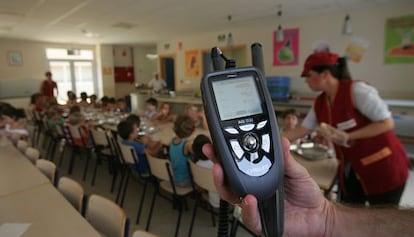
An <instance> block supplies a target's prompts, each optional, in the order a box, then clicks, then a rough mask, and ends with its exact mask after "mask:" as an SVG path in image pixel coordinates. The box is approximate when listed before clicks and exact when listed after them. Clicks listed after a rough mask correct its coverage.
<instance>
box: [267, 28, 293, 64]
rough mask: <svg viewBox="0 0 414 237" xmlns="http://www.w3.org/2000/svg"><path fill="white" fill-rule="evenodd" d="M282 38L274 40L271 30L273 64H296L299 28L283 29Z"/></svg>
mask: <svg viewBox="0 0 414 237" xmlns="http://www.w3.org/2000/svg"><path fill="white" fill-rule="evenodd" d="M283 34H284V40H283V41H282V42H277V41H276V31H274V32H273V66H288V65H298V62H299V28H295V29H284V30H283Z"/></svg>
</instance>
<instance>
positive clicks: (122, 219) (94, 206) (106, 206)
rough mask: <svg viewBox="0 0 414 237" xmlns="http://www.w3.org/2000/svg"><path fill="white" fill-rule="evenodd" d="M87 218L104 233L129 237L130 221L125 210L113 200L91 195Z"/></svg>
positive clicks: (113, 236) (114, 236)
mask: <svg viewBox="0 0 414 237" xmlns="http://www.w3.org/2000/svg"><path fill="white" fill-rule="evenodd" d="M85 218H86V220H88V221H89V223H90V224H91V225H92V226H93V227H94V228H95V229H96V230H97V231H99V232H100V233H101V234H102V235H104V236H111V237H127V236H128V228H129V221H128V220H127V217H126V215H125V211H124V210H123V209H122V208H121V207H119V206H118V205H117V204H116V203H114V202H113V201H111V200H109V199H107V198H104V197H102V196H99V195H96V194H93V195H91V196H90V197H89V200H88V205H87V208H86V212H85Z"/></svg>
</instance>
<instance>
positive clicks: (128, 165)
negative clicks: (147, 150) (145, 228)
mask: <svg viewBox="0 0 414 237" xmlns="http://www.w3.org/2000/svg"><path fill="white" fill-rule="evenodd" d="M118 147H119V150H120V153H121V157H122V160H123V162H124V166H125V171H124V172H123V177H122V179H121V184H120V189H119V191H121V190H122V194H121V192H118V194H121V196H120V200H119V203H120V206H121V207H122V206H123V203H124V199H125V194H126V189H127V187H128V181H129V178H130V175H131V172H135V170H134V169H133V168H132V166H133V165H138V163H139V162H140V160H139V157H138V154H137V153H136V151H135V148H134V147H133V146H129V145H125V144H122V142H120V141H118ZM136 173H137V174H138V176H139V178H140V179H139V180H140V181H141V184H142V185H143V190H142V194H141V199H140V203H139V207H138V212H137V219H136V224H138V223H139V219H140V216H141V211H142V207H143V204H144V198H145V194H146V190H147V184H148V181H149V178H150V176H149V175H147V176H145V175H143V174H140V173H138V172H136ZM118 199H119V195H117V200H118Z"/></svg>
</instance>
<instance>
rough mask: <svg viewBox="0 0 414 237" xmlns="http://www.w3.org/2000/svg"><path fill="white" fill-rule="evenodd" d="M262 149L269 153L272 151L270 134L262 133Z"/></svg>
mask: <svg viewBox="0 0 414 237" xmlns="http://www.w3.org/2000/svg"><path fill="white" fill-rule="evenodd" d="M262 149H263V150H264V151H265V152H267V153H269V152H270V136H269V134H263V135H262Z"/></svg>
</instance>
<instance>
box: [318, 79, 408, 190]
mask: <svg viewBox="0 0 414 237" xmlns="http://www.w3.org/2000/svg"><path fill="white" fill-rule="evenodd" d="M352 83H353V81H352V80H344V81H340V83H339V87H338V90H337V92H336V96H335V98H334V100H333V102H332V105H330V103H329V100H328V97H327V96H326V94H325V93H322V94H321V95H319V96H318V98H316V101H315V104H314V109H315V114H316V117H317V120H318V123H319V124H320V123H321V122H325V123H328V124H330V125H332V126H333V127H335V128H339V129H341V130H344V131H346V132H348V133H349V132H352V131H354V130H358V129H360V128H362V127H365V126H366V125H368V124H370V123H371V121H370V120H369V119H368V118H367V117H365V116H364V115H362V114H361V113H360V112H359V111H358V110H357V109H356V108H355V107H354V101H353V96H352ZM335 151H336V156H337V158H338V159H339V164H340V165H339V171H338V172H339V174H340V183H342V181H343V164H344V162H343V161H344V159H347V160H348V161H349V162H350V164H351V167H352V169H353V170H354V171H355V173H356V174H357V175H358V176H359V178H360V181H361V184H362V187H363V189H364V192H365V194H366V195H375V194H383V193H385V192H388V191H391V190H393V189H395V188H397V187H399V186H401V185H402V184H403V183H404V182H405V181H406V180H407V177H408V164H409V162H408V158H407V154H406V152H405V150H404V148H403V146H402V145H401V143H400V141H399V140H398V138H397V137H396V136H395V134H394V132H393V131H392V130H390V131H387V132H385V133H382V134H380V135H377V136H375V137H371V138H366V139H358V140H355V141H353V143H352V146H351V147H348V148H347V147H343V146H337V145H335ZM341 186H342V187H343V185H341Z"/></svg>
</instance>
